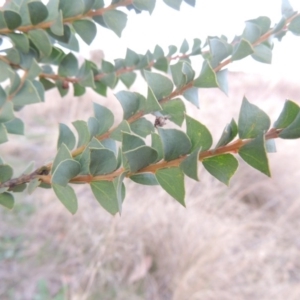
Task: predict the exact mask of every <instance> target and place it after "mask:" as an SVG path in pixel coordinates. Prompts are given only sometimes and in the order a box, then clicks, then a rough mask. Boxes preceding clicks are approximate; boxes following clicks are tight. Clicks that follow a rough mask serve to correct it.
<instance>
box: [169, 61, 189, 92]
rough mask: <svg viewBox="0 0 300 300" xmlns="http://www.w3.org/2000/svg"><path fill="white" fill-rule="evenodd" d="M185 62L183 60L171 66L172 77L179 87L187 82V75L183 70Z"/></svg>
mask: <svg viewBox="0 0 300 300" xmlns="http://www.w3.org/2000/svg"><path fill="white" fill-rule="evenodd" d="M183 64H184V62H183V61H179V62H177V63H176V64H174V65H172V66H170V69H171V74H172V79H173V82H174V83H175V85H176V87H177V88H181V87H182V86H184V85H185V84H186V82H187V81H186V76H185V74H183V72H182V67H183Z"/></svg>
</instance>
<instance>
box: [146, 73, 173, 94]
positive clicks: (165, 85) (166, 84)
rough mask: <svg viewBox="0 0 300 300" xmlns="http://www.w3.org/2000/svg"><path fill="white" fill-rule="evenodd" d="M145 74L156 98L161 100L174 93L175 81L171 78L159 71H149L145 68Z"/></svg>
mask: <svg viewBox="0 0 300 300" xmlns="http://www.w3.org/2000/svg"><path fill="white" fill-rule="evenodd" d="M144 74H145V78H146V81H147V83H148V85H149V87H150V88H151V90H152V91H153V93H154V95H155V97H156V99H158V100H161V99H163V98H164V97H166V96H168V95H170V94H171V93H172V91H173V83H172V81H171V80H170V79H169V78H167V77H165V76H163V75H161V74H158V73H153V72H149V71H147V70H144ZM148 92H149V90H148Z"/></svg>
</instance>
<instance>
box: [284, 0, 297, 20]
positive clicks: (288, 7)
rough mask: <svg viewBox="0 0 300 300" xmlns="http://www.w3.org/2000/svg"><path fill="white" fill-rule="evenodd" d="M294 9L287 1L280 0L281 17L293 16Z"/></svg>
mask: <svg viewBox="0 0 300 300" xmlns="http://www.w3.org/2000/svg"><path fill="white" fill-rule="evenodd" d="M294 13H295V12H294V9H293V7H292V6H291V4H290V1H289V0H282V1H281V14H282V16H284V17H286V18H289V17H291V16H292V15H293V14H294Z"/></svg>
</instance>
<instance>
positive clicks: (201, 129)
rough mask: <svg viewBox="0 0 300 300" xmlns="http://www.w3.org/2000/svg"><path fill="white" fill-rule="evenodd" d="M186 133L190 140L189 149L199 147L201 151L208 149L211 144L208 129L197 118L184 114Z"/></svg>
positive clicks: (192, 149)
mask: <svg viewBox="0 0 300 300" xmlns="http://www.w3.org/2000/svg"><path fill="white" fill-rule="evenodd" d="M185 120H186V128H187V135H188V137H189V138H190V140H191V143H192V148H191V151H194V150H195V149H199V148H201V150H202V151H205V150H208V149H209V148H210V147H211V145H212V136H211V133H210V132H209V130H208V129H207V128H206V127H205V126H204V125H203V124H201V123H200V122H198V121H197V120H195V119H193V118H191V117H190V116H188V115H186V117H185Z"/></svg>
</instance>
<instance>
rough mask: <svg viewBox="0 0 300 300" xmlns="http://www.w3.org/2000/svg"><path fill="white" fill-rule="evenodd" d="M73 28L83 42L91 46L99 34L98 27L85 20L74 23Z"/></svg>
mask: <svg viewBox="0 0 300 300" xmlns="http://www.w3.org/2000/svg"><path fill="white" fill-rule="evenodd" d="M73 27H74V29H75V30H76V32H77V33H78V34H79V36H80V37H81V38H82V40H83V41H84V42H85V43H86V44H88V45H90V44H91V43H92V41H93V40H94V38H95V37H96V34H97V27H96V25H95V23H94V22H92V21H90V20H87V19H83V20H77V21H75V22H73Z"/></svg>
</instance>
